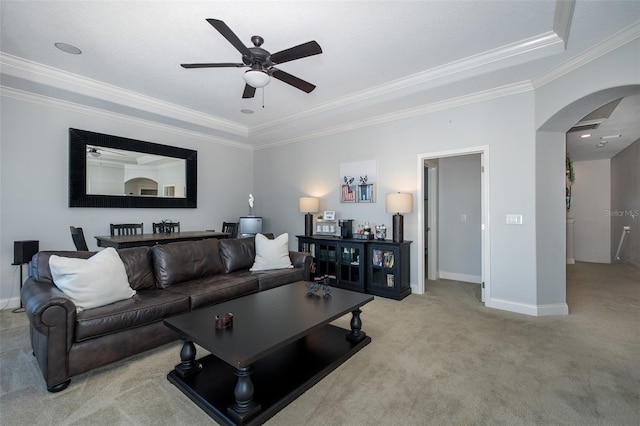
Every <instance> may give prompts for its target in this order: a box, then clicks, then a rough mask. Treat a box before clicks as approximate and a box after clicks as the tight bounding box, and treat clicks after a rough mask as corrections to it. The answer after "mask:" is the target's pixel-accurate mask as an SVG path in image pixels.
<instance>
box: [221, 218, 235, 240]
mask: <svg viewBox="0 0 640 426" xmlns="http://www.w3.org/2000/svg"><path fill="white" fill-rule="evenodd" d="M222 232H228V233H229V237H228V238H236V237H237V236H238V224H237V223H236V222H222Z"/></svg>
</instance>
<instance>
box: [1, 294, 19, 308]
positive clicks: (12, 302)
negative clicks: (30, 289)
mask: <svg viewBox="0 0 640 426" xmlns="http://www.w3.org/2000/svg"><path fill="white" fill-rule="evenodd" d="M18 307H20V298H19V297H11V298H9V299H0V309H14V308H18Z"/></svg>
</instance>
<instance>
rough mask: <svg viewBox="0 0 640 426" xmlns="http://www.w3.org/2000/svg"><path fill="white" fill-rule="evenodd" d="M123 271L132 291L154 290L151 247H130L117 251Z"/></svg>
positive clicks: (154, 278)
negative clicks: (122, 264)
mask: <svg viewBox="0 0 640 426" xmlns="http://www.w3.org/2000/svg"><path fill="white" fill-rule="evenodd" d="M118 254H119V255H120V259H122V263H124V269H125V270H126V271H127V276H128V277H129V284H130V285H131V288H132V289H134V290H142V289H145V288H156V277H155V275H153V263H152V259H151V247H132V248H126V249H120V250H118Z"/></svg>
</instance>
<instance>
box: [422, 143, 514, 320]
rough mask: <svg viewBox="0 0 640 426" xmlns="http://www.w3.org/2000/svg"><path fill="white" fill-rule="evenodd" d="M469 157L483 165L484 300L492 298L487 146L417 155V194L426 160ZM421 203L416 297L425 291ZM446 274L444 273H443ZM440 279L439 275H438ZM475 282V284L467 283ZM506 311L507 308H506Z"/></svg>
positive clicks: (482, 248)
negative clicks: (479, 160) (474, 158)
mask: <svg viewBox="0 0 640 426" xmlns="http://www.w3.org/2000/svg"><path fill="white" fill-rule="evenodd" d="M468 154H480V155H481V158H482V164H483V166H484V170H483V171H481V173H482V176H481V187H482V189H481V209H482V217H483V220H482V222H483V225H484V229H483V231H482V241H481V246H482V247H481V250H482V275H481V277H480V280H479V282H480V283H482V282H483V281H484V292H483V294H484V300H490V299H491V250H490V249H491V224H490V221H489V212H490V210H489V194H490V193H491V192H490V190H489V185H490V182H489V181H490V179H489V177H490V174H489V173H490V167H489V165H490V162H489V146H488V145H481V146H475V147H469V148H461V149H454V150H448V151H438V152H430V153H425V154H418V173H417V176H418V183H417V188H418V191H417V193H418V195H419V196H420V195H421V194H423V193H424V188H423V187H424V177H423V176H424V162H425V160H429V159H435V158H443V157H455V156H459V155H468ZM423 210H424V203H418V235H417V238H416V244H417V247H418V253H419V254H420V256H418V271H417V272H418V282H417V289H418V290H419V291H416V293H417V294H423V293H424V292H425V291H426V282H425V278H424V249H425V241H424V240H425V238H424V235H425V232H424V214H425V213H424V211H423ZM445 273H446V272H445ZM439 274H440V276H442V272H440V273H439ZM470 282H474V281H470ZM507 310H508V309H507Z"/></svg>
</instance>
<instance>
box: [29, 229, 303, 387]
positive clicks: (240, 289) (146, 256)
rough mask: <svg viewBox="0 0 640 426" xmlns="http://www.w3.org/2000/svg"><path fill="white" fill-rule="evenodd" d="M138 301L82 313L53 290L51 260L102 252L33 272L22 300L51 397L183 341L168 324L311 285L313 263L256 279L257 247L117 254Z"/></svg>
mask: <svg viewBox="0 0 640 426" xmlns="http://www.w3.org/2000/svg"><path fill="white" fill-rule="evenodd" d="M118 253H119V255H120V258H121V259H122V261H123V263H124V265H125V269H126V271H127V275H128V278H129V283H130V285H131V287H132V288H133V289H134V290H136V294H135V295H134V296H133V297H132V298H130V299H126V300H122V301H119V302H115V303H111V304H109V305H106V306H101V307H97V308H93V309H87V310H84V311H81V312H76V306H75V305H74V303H73V302H72V301H71V299H70V298H69V297H67V296H66V295H65V294H64V293H63V292H62V291H61V290H59V289H58V288H57V287H56V286H55V284H54V283H53V279H52V276H51V271H50V269H49V257H50V256H51V255H53V254H57V255H59V256H66V257H76V258H89V257H91V256H92V255H93V254H95V252H78V251H74V252H72V251H57V252H56V251H43V252H39V253H38V254H36V255H35V256H34V257H33V259H32V261H31V263H30V264H29V278H28V280H27V281H26V282H25V284H24V286H23V287H22V291H21V297H22V300H23V305H24V307H25V310H26V313H27V316H28V318H29V322H30V335H31V346H32V348H33V354H34V356H35V357H36V359H37V360H38V364H39V367H40V370H41V371H42V375H43V377H44V379H45V382H46V384H47V390H49V391H50V392H58V391H61V390H63V389H65V388H66V387H67V386H68V385H69V383H70V382H71V377H72V376H75V375H78V374H81V373H84V372H86V371H89V370H92V369H94V368H97V367H100V366H103V365H106V364H109V363H112V362H114V361H118V360H120V359H123V358H126V357H129V356H131V355H134V354H137V353H140V352H143V351H146V350H149V349H151V348H154V347H157V346H160V345H163V344H165V343H168V342H170V341H173V340H176V339H178V335H177V334H176V333H174V332H173V331H171V330H170V329H169V328H168V327H166V326H165V325H164V324H163V319H165V318H167V317H170V316H172V315H177V314H181V313H184V312H188V311H190V310H191V309H197V308H200V307H203V306H208V305H212V304H216V303H220V302H223V301H225V300H229V299H233V298H236V297H240V296H243V295H246V294H250V293H256V292H258V291H263V290H266V289H269V288H273V287H277V286H280V285H284V284H287V283H292V282H295V281H299V280H306V279H308V278H309V269H310V265H311V256H310V255H309V254H307V253H299V252H290V258H291V262H292V264H293V265H294V268H293V269H277V270H271V271H260V272H251V271H249V268H250V267H251V265H252V264H253V261H254V258H255V239H254V238H242V239H228V240H216V239H209V240H202V241H189V242H178V243H170V244H164V245H158V246H154V247H137V248H129V249H121V250H118Z"/></svg>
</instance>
